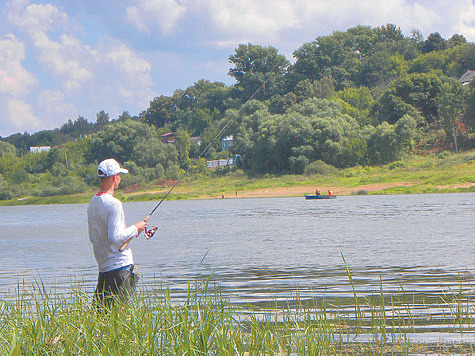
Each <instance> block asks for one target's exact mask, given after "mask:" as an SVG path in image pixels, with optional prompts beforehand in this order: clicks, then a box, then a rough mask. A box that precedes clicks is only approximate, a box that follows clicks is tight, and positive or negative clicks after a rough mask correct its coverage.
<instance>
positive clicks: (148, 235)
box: [119, 77, 270, 252]
mask: <svg viewBox="0 0 475 356" xmlns="http://www.w3.org/2000/svg"><path fill="white" fill-rule="evenodd" d="M269 79H270V77H268V78H267V79H266V80H265V81H264V82H263V83H262V84H261V86H260V87H259V88H257V89H256V91H255V92H254V93H253V94H252V95H251V96H250V98H249V99H247V101H246V102H245V103H244V104H242V105H241V107H240V108H239V110H238V111H237V112H236V113H235V114H234V115H233V116H232V117H231V119H229V120H228V122H227V123H226V124H225V125H224V126H223V128H222V129H221V130H220V131H219V132H218V133H217V135H216V136H214V137H213V139H212V140H211V141H210V143H209V144H208V146H206V148H205V149H204V150H203V151H202V152H201V153H200V154H199V156H198V159H200V158H201V157H202V156H203V155H204V154H205V153H206V152H207V151H208V149H209V148H210V147H211V145H212V144H213V143H214V141H216V139H217V138H218V137H219V136H220V135H221V134H222V133H223V131H224V130H226V128H227V127H228V126H229V125H230V124H231V122H232V121H233V120H234V119H235V118H236V117H237V116H238V115H239V114H240V113H241V111H242V110H243V109H244V108H245V107H246V105H247V104H248V103H249V102H250V101H251V100H252V99H254V97H255V96H256V95H257V94H258V93H259V92H260V91H261V89H262V88H264V87H265V85H266V83H267V81H268V80H269ZM191 167H192V164H190V165H189V166H188V168H187V169H186V171H185V173H183V174H182V175H181V177H180V178H179V179H178V180H177V181H176V182H175V184H174V185H173V186H172V187H171V188H170V190H169V191H168V192H167V194H165V196H164V197H163V198H162V199H161V200H160V201H159V202H158V204H157V205H156V206H155V207H154V208H153V209H152V211H151V212H150V213H149V214H148V215H147V216H146V217H145V219H143V221H145V222H147V221H148V219H150V216H152V214H153V213H154V212H155V210H157V209H158V207H159V206H160V205H161V204H162V203H163V201H164V200H165V199H166V198H167V197H168V196H169V195H170V193H171V192H172V190H173V189H175V187H176V186H177V185H178V184H179V183H180V182H181V181H182V179H183V178H185V176H186V175H187V174H188V172H189V170H190V168H191ZM157 230H158V227H157V226H154V227H152V228H151V229H150V230H147V228H145V237H146V238H147V240H149V239H151V238H152V237H153V235H155V232H156V231H157ZM137 236H138V235H137ZM134 237H135V236H132V237H131V238H129V239H128V240H127V241H125V242H124V244H123V245H122V246H121V247H120V249H119V252H122V251H123V250H124V249H125V248H126V247H127V245H128V244H129V242H130V241H132V239H133V238H134Z"/></svg>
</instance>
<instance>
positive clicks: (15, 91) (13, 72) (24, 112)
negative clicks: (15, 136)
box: [0, 34, 39, 129]
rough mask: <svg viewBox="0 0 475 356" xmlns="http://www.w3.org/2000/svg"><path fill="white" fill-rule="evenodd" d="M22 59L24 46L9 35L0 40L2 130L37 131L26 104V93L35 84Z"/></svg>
mask: <svg viewBox="0 0 475 356" xmlns="http://www.w3.org/2000/svg"><path fill="white" fill-rule="evenodd" d="M24 58H25V45H24V43H23V42H21V41H19V40H18V39H17V38H16V37H15V36H14V35H12V34H9V35H6V36H4V38H3V39H1V40H0V98H1V100H0V118H1V120H2V127H7V128H12V129H20V128H25V127H33V128H35V129H36V128H38V127H39V125H38V118H37V117H36V116H35V115H34V113H33V107H32V106H31V105H30V104H28V103H27V102H26V99H25V98H26V96H27V95H28V94H29V92H30V90H31V89H32V88H33V87H34V86H35V85H37V84H38V81H37V79H36V78H35V76H34V75H33V74H31V73H30V72H28V71H27V70H26V69H25V68H24V67H23V65H22V63H21V61H23V60H24Z"/></svg>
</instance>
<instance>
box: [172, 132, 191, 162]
mask: <svg viewBox="0 0 475 356" xmlns="http://www.w3.org/2000/svg"><path fill="white" fill-rule="evenodd" d="M175 145H176V147H177V150H178V160H179V161H180V166H181V168H182V169H187V168H188V167H189V166H190V164H191V160H190V146H191V140H190V135H189V134H188V132H187V131H186V130H184V129H179V130H177V132H176V135H175Z"/></svg>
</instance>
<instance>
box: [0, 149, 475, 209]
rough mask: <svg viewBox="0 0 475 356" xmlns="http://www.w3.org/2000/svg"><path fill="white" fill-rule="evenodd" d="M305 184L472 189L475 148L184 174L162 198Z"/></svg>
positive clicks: (37, 200) (139, 195)
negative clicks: (304, 167) (295, 168)
mask: <svg viewBox="0 0 475 356" xmlns="http://www.w3.org/2000/svg"><path fill="white" fill-rule="evenodd" d="M369 185H373V186H375V185H380V186H381V187H380V188H377V187H376V188H375V187H373V189H371V190H368V189H367V188H366V187H367V186H369ZM307 186H308V187H328V188H331V189H333V190H335V191H341V192H340V193H339V195H345V194H420V193H450V192H475V151H472V152H466V153H461V154H457V155H455V154H450V153H443V154H438V155H431V156H408V157H405V158H404V159H402V160H401V161H398V162H393V163H391V164H388V165H384V166H371V167H369V166H368V167H352V168H347V169H342V170H339V171H338V172H337V173H335V174H320V175H313V176H306V175H283V176H270V175H266V176H262V177H248V176H247V175H245V174H244V173H243V172H242V171H240V170H235V171H230V172H228V173H227V174H222V175H219V174H214V175H212V176H209V177H203V176H198V177H186V178H185V179H184V180H183V182H182V183H180V185H179V186H178V187H176V188H175V189H174V190H173V192H172V193H171V194H170V195H169V196H168V198H167V199H169V200H180V199H201V198H219V197H221V194H226V195H228V196H233V195H234V194H235V192H236V191H238V192H239V194H240V196H243V195H245V194H248V193H252V192H256V191H262V190H266V189H273V188H289V187H307ZM169 189H170V187H169V186H167V187H158V186H153V185H152V186H144V187H142V188H141V189H140V190H139V191H136V192H133V193H125V191H123V190H122V191H121V190H119V191H118V196H119V197H120V199H121V200H122V201H152V200H153V201H156V200H160V199H162V198H163V196H164V195H165V193H166V192H167V191H168V190H169ZM313 189H315V188H313ZM312 191H313V190H312ZM345 191H346V193H345ZM93 193H94V192H93V191H90V192H87V193H84V194H75V195H68V196H51V197H25V198H23V199H15V200H10V201H0V206H2V205H3V206H11V205H39V204H76V203H87V202H88V201H89V199H90V197H91V195H92V194H93ZM264 195H265V193H264ZM296 195H301V194H300V193H299V194H296Z"/></svg>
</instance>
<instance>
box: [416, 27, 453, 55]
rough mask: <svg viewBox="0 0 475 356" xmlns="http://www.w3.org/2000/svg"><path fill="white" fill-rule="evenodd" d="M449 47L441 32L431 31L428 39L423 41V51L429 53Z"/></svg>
mask: <svg viewBox="0 0 475 356" xmlns="http://www.w3.org/2000/svg"><path fill="white" fill-rule="evenodd" d="M446 48H447V42H446V41H445V40H444V39H443V38H442V36H441V35H440V33H438V32H434V33H431V34H430V35H429V36H428V37H427V39H426V40H425V41H424V42H423V43H422V47H421V51H422V53H429V52H433V51H441V50H444V49H446Z"/></svg>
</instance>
